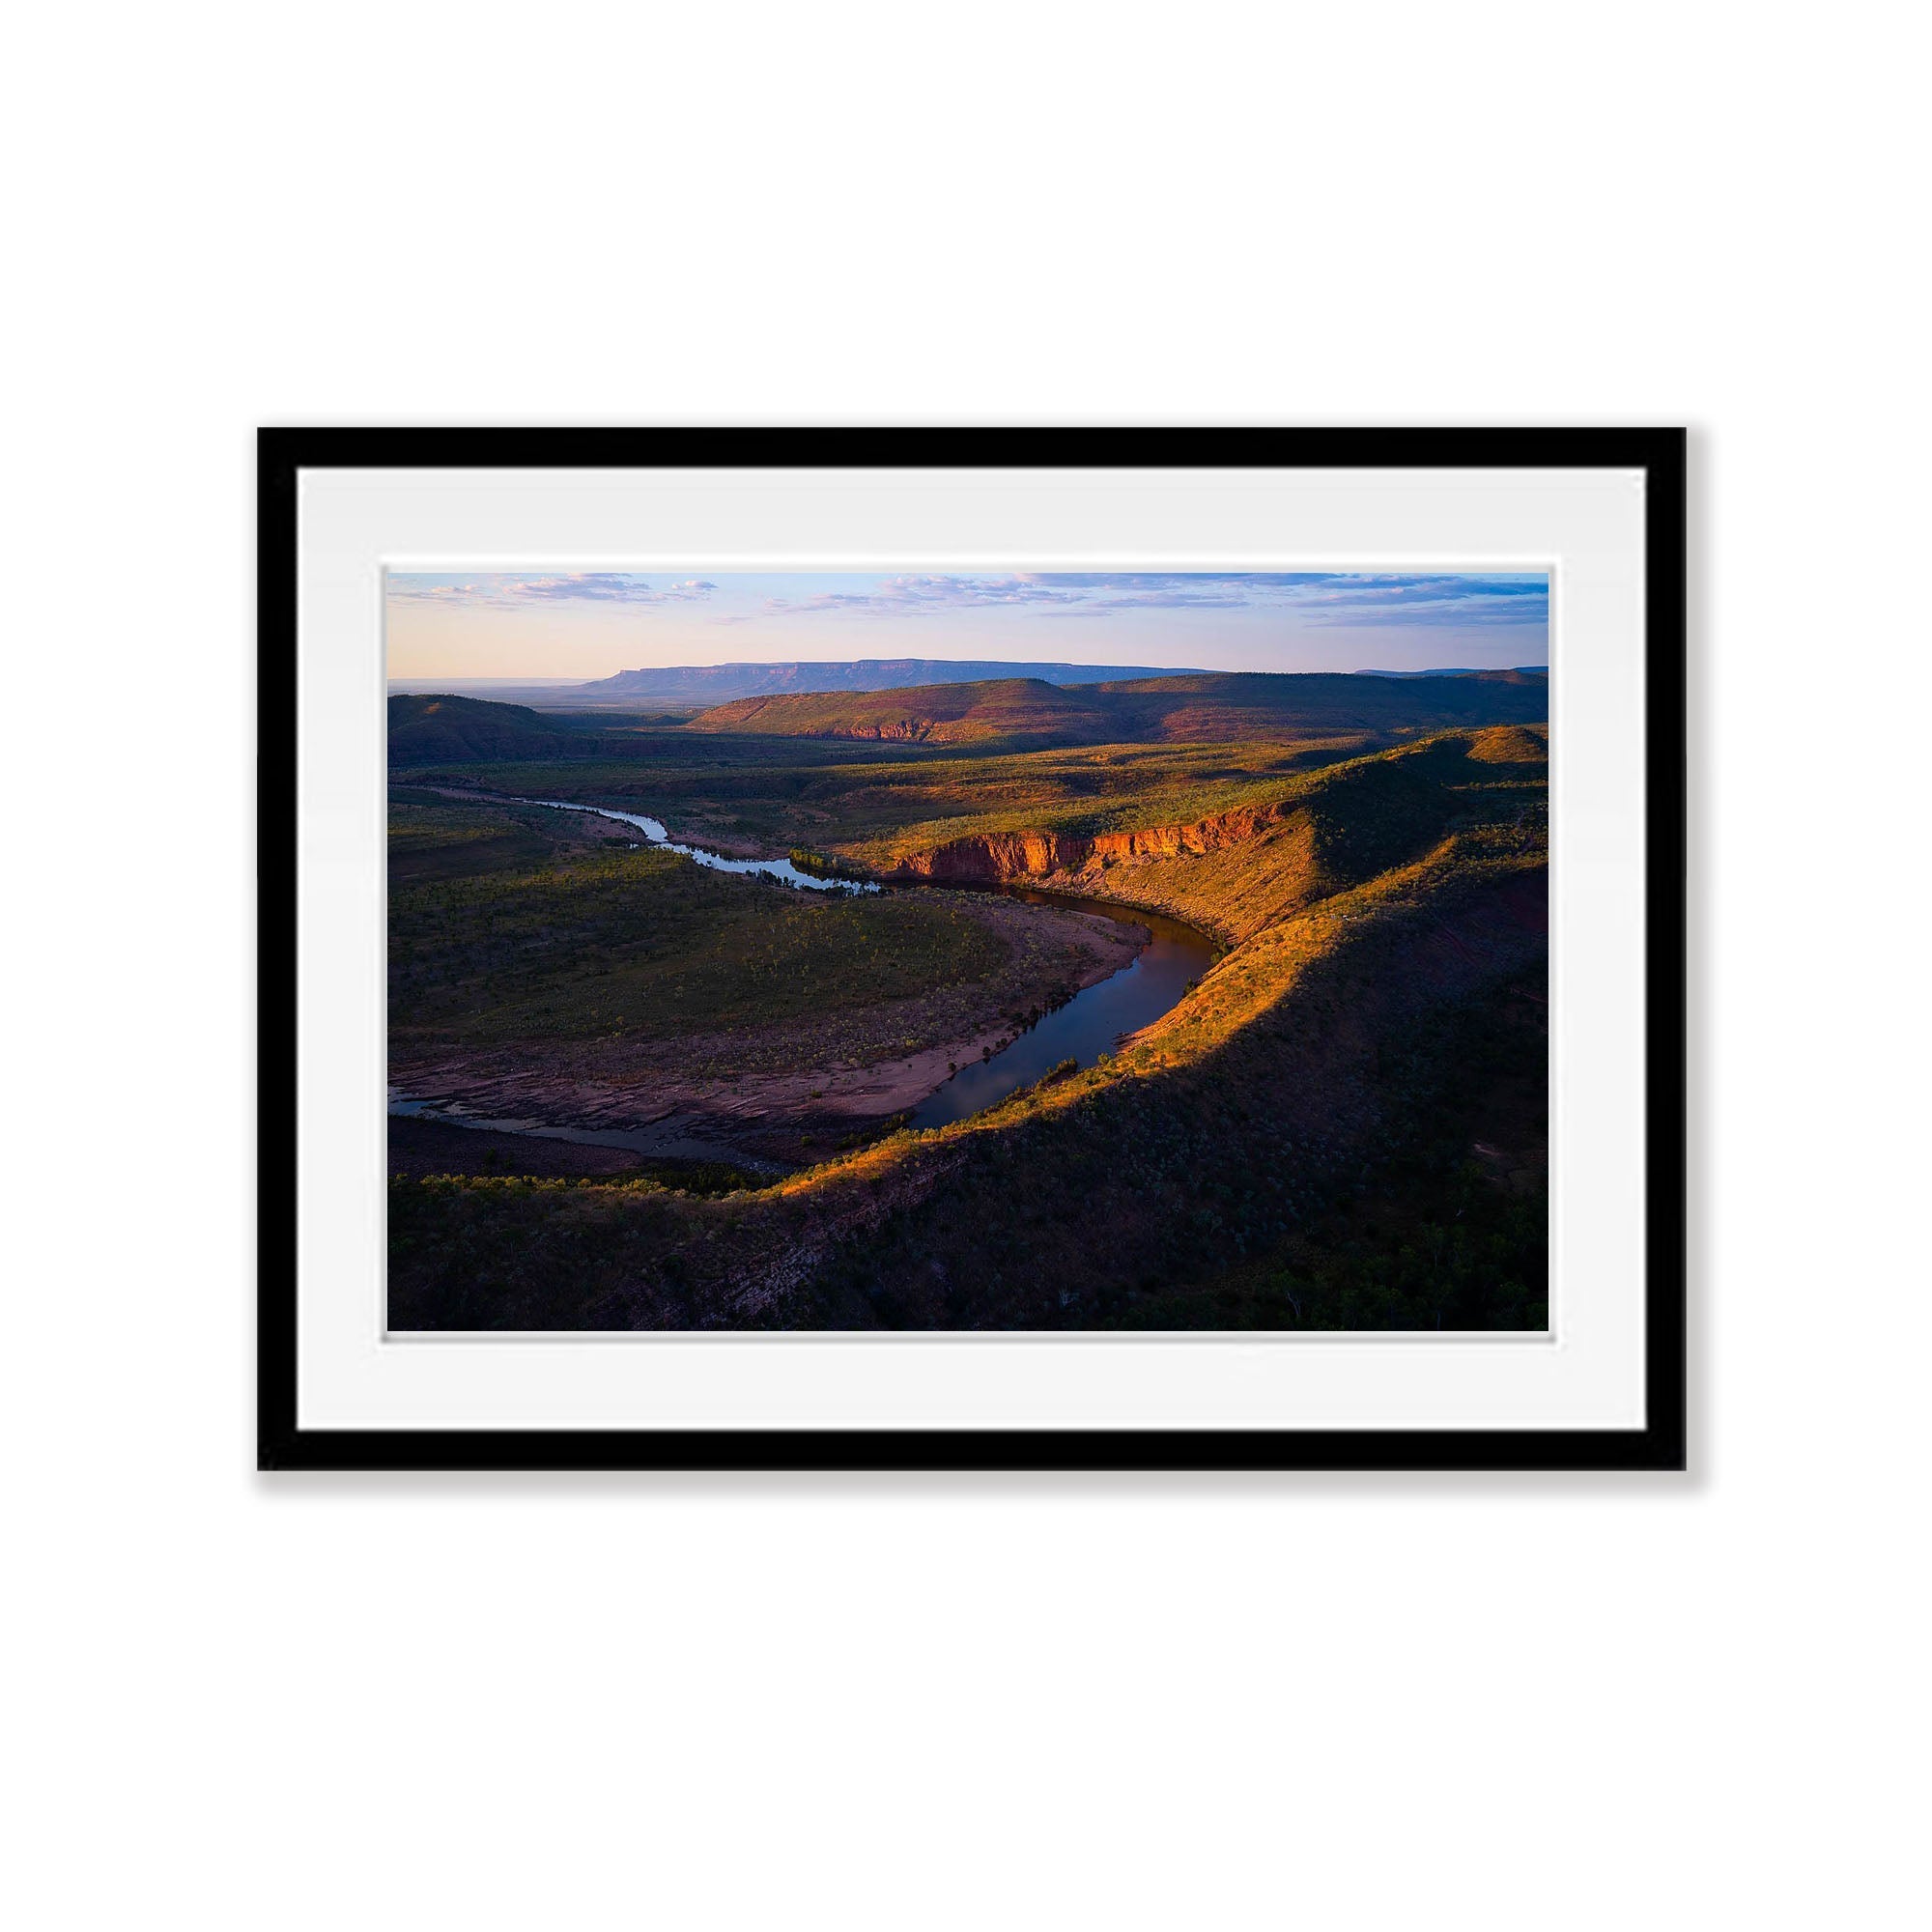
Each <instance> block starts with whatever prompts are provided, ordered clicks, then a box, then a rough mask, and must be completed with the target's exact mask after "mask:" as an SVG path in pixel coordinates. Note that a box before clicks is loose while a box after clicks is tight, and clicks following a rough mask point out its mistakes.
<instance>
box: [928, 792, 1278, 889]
mask: <svg viewBox="0 0 1932 1932" xmlns="http://www.w3.org/2000/svg"><path fill="white" fill-rule="evenodd" d="M1281 812H1282V808H1281V807H1279V806H1274V805H1261V806H1244V807H1242V808H1240V809H1239V810H1236V811H1226V812H1221V813H1219V814H1218V815H1217V816H1215V817H1213V818H1204V819H1200V820H1198V821H1196V822H1195V823H1194V824H1192V825H1156V826H1151V827H1149V828H1147V829H1145V830H1143V831H1139V832H1102V833H1100V834H1098V835H1097V836H1096V837H1094V838H1079V837H1076V836H1075V835H1073V834H1070V833H1065V832H1002V833H994V834H987V835H982V836H976V837H974V838H954V839H952V840H950V841H949V842H948V843H947V844H944V845H940V846H936V847H935V848H934V849H933V850H932V851H930V852H915V853H913V854H912V855H911V856H910V857H908V858H904V859H901V860H900V861H899V862H898V864H897V865H896V866H895V867H893V871H894V872H895V873H896V874H898V875H899V876H900V877H904V878H922V879H957V880H962V881H964V880H975V881H980V882H981V883H986V884H1000V883H1003V882H1005V881H1008V880H1011V879H1040V878H1046V877H1048V876H1049V875H1051V874H1053V873H1056V872H1078V871H1081V870H1083V869H1092V870H1098V869H1099V868H1100V867H1104V866H1108V865H1114V864H1118V863H1120V862H1122V861H1123V860H1131V859H1172V858H1178V857H1179V855H1180V854H1181V853H1183V852H1185V853H1195V854H1199V853H1205V852H1218V851H1220V850H1221V849H1222V847H1224V846H1227V845H1236V844H1239V843H1240V842H1241V841H1242V840H1243V839H1247V838H1254V837H1255V836H1256V834H1257V833H1259V832H1261V831H1262V830H1263V829H1264V827H1266V826H1269V825H1272V824H1274V823H1275V822H1276V820H1277V819H1278V818H1279V817H1280V816H1281Z"/></svg>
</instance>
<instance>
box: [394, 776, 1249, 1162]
mask: <svg viewBox="0 0 1932 1932" xmlns="http://www.w3.org/2000/svg"><path fill="white" fill-rule="evenodd" d="M504 803H506V804H510V805H535V806H542V807H545V808H547V809H548V810H554V811H583V812H588V813H590V814H591V815H592V816H593V817H597V818H613V819H615V820H617V821H618V823H620V824H623V825H631V826H635V827H636V828H637V829H638V830H639V832H641V833H642V834H643V835H644V838H645V839H646V840H647V841H648V842H649V843H650V844H653V845H662V846H663V847H664V848H665V849H666V850H667V851H668V852H680V853H682V854H683V855H684V856H685V857H686V858H687V859H694V860H696V862H697V864H698V865H700V866H709V867H712V869H713V870H715V871H720V872H756V873H760V874H762V875H763V876H764V877H766V878H772V879H782V880H783V881H784V882H785V884H787V885H791V886H799V887H803V888H804V889H805V890H806V891H808V892H832V893H876V892H878V891H879V890H880V888H879V887H878V886H876V885H873V884H870V883H869V882H864V883H862V882H859V881H856V880H850V879H820V878H815V877H813V876H812V875H811V874H810V872H802V871H800V870H799V868H798V867H796V866H794V865H793V864H792V863H791V861H790V860H789V859H726V858H725V857H724V856H723V855H722V854H720V853H717V852H707V851H705V850H704V849H703V847H702V846H698V845H681V844H678V843H677V842H676V841H675V840H674V839H672V838H671V837H670V836H669V834H668V832H667V831H666V829H665V827H664V825H663V824H662V823H661V822H660V821H659V820H658V819H655V818H649V817H646V816H644V815H643V814H642V813H641V812H633V811H617V810H612V809H611V807H609V806H602V805H573V804H571V803H569V802H568V801H566V800H563V799H554V798H517V799H507V800H505V801H504ZM974 890H976V891H988V890H991V891H997V892H1000V893H1004V894H1006V895H1009V896H1011V897H1014V898H1022V899H1027V900H1030V901H1031V902H1032V903H1033V904H1035V905H1057V906H1065V907H1067V908H1069V909H1070V910H1072V911H1076V912H1086V913H1097V914H1099V915H1100V916H1101V917H1103V918H1106V919H1111V920H1115V921H1117V922H1119V923H1121V924H1122V925H1138V926H1144V927H1146V928H1147V929H1148V930H1149V931H1150V932H1151V934H1152V935H1153V936H1152V938H1151V941H1150V942H1149V944H1148V945H1146V946H1144V947H1143V948H1142V949H1141V951H1140V952H1138V953H1137V954H1136V955H1135V956H1134V958H1133V959H1132V960H1130V961H1129V962H1128V963H1127V964H1126V965H1125V966H1122V968H1121V969H1120V971H1119V972H1117V973H1113V974H1110V975H1109V976H1108V977H1107V978H1106V979H1104V980H1098V981H1096V982H1095V983H1094V985H1092V986H1088V987H1086V988H1085V989H1084V990H1082V991H1081V992H1078V993H1076V994H1074V996H1073V997H1072V999H1070V1000H1068V1001H1067V1003H1066V1004H1065V1006H1064V1007H1060V1008H1057V1009H1055V1010H1054V1011H1052V1012H1050V1013H1048V1014H1046V1015H1045V1016H1044V1017H1043V1018H1042V1019H1040V1020H1039V1021H1037V1023H1036V1024H1035V1025H1033V1026H1030V1027H1028V1028H1027V1029H1026V1030H1025V1031H1024V1032H1023V1033H1021V1034H1020V1035H1019V1036H1018V1037H1016V1038H1015V1039H1013V1040H1012V1041H1011V1042H1010V1043H1009V1045H1007V1046H1006V1047H1003V1048H1002V1049H1001V1050H1000V1051H999V1052H998V1053H996V1054H994V1055H993V1057H992V1058H991V1059H990V1060H982V1061H979V1062H977V1063H968V1065H965V1066H962V1067H961V1068H960V1069H959V1071H958V1072H957V1073H955V1074H953V1075H952V1077H951V1078H950V1079H949V1080H948V1081H947V1082H946V1084H945V1085H944V1086H943V1087H939V1088H935V1089H934V1090H933V1092H932V1093H930V1094H927V1095H926V1096H925V1098H924V1099H923V1100H922V1101H921V1102H920V1103H919V1105H918V1106H917V1107H915V1108H914V1109H913V1112H912V1117H911V1121H910V1124H911V1125H913V1126H915V1127H942V1126H944V1125H946V1123H947V1122H950V1121H963V1120H965V1119H967V1118H968V1116H970V1115H973V1114H977V1113H979V1112H980V1110H981V1109H982V1108H986V1107H990V1106H992V1105H993V1104H994V1103H995V1102H996V1101H999V1100H1004V1099H1005V1098H1006V1097H1007V1095H1008V1094H1010V1093H1012V1092H1013V1091H1014V1090H1015V1089H1016V1088H1020V1087H1025V1086H1028V1085H1030V1084H1031V1083H1032V1082H1033V1081H1036V1080H1037V1079H1038V1078H1039V1077H1040V1075H1041V1074H1043V1073H1046V1072H1049V1071H1050V1070H1051V1069H1052V1068H1053V1067H1055V1066H1058V1065H1060V1064H1061V1062H1062V1061H1065V1060H1071V1061H1073V1062H1075V1063H1076V1064H1077V1065H1080V1066H1083V1067H1085V1066H1092V1065H1093V1064H1094V1062H1095V1061H1096V1060H1097V1059H1099V1057H1100V1056H1101V1055H1102V1054H1103V1053H1110V1052H1112V1050H1113V1048H1114V1045H1115V1042H1116V1041H1118V1040H1119V1039H1120V1038H1121V1037H1122V1035H1123V1034H1130V1033H1134V1032H1137V1031H1138V1030H1139V1029H1140V1028H1142V1027H1144V1026H1151V1024H1152V1023H1153V1022H1154V1021H1155V1020H1157V1019H1159V1017H1160V1016H1161V1014H1162V1013H1164V1012H1166V1011H1167V1010H1168V1009H1169V1008H1170V1007H1173V1006H1175V1005H1176V1004H1177V1003H1178V1002H1179V999H1180V997H1181V995H1182V994H1183V993H1185V992H1186V991H1187V989H1188V987H1189V986H1190V985H1192V984H1193V983H1194V981H1195V980H1199V979H1200V978H1201V977H1202V975H1203V974H1205V973H1206V972H1207V971H1208V967H1210V966H1211V965H1212V964H1213V963H1214V944H1213V941H1211V940H1210V939H1209V938H1208V936H1207V935H1206V934H1205V933H1202V932H1199V931H1197V930H1196V929H1195V928H1194V927H1193V926H1191V925H1186V924H1183V923H1181V922H1180V921H1179V920H1177V919H1168V918H1166V917H1165V916H1164V915H1162V914H1160V913H1154V912H1146V911H1143V910H1142V909H1141V908H1139V907H1137V906H1127V905H1117V904H1115V903H1114V902H1113V901H1112V900H1109V899H1090V898H1079V897H1076V896H1074V895H1071V894H1067V893H1043V892H1038V891H1036V890H1035V889H1034V888H1032V887H1030V886H998V887H992V888H987V887H976V888H974ZM389 1112H390V1113H392V1114H421V1115H425V1116H427V1117H428V1118H430V1119H434V1120H441V1121H447V1122H449V1123H450V1124H451V1125H454V1126H469V1127H495V1128H497V1129H501V1130H507V1131H509V1132H512V1133H524V1134H533V1135H537V1136H540V1137H542V1138H544V1139H547V1140H560V1141H577V1142H581V1143H584V1144H586V1145H590V1146H599V1147H629V1148H635V1149H637V1150H639V1151H644V1152H655V1153H660V1154H685V1155H695V1156H700V1157H706V1158H711V1159H725V1160H729V1161H731V1162H732V1163H734V1164H735V1165H737V1166H741V1167H753V1168H765V1167H768V1166H769V1165H770V1164H769V1163H768V1162H764V1161H754V1160H751V1159H749V1158H747V1157H746V1156H744V1155H742V1154H736V1153H730V1152H727V1151H725V1150H724V1149H722V1148H718V1147H713V1146H708V1145H705V1144H703V1143H700V1142H695V1141H693V1142H684V1141H678V1140H668V1139H666V1138H664V1137H663V1136H662V1135H661V1134H658V1133H654V1132H653V1131H652V1130H651V1129H650V1128H641V1129H636V1130H624V1129H615V1128H595V1127H553V1126H544V1125H540V1124H539V1123H538V1122H533V1121H508V1120H503V1121H485V1120H479V1119H477V1118H476V1117H475V1116H473V1115H469V1114H466V1113H465V1112H464V1111H463V1110H462V1109H461V1107H460V1106H456V1105H452V1106H450V1107H444V1106H440V1105H437V1104H435V1103H431V1102H425V1101H422V1100H415V1099H412V1098H410V1097H409V1096H407V1095H405V1094H400V1093H398V1092H396V1091H395V1090H394V1089H391V1090H390V1094H389Z"/></svg>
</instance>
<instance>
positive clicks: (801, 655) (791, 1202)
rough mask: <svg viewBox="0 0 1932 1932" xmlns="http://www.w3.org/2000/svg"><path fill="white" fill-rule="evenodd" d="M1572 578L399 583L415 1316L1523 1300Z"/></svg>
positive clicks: (751, 1314) (1140, 1328)
mask: <svg viewBox="0 0 1932 1932" xmlns="http://www.w3.org/2000/svg"><path fill="white" fill-rule="evenodd" d="M1548 603H1549V598H1548V579H1547V577H1546V576H1545V575H1544V574H1543V573H1541V572H1528V571H1520V572H1490V573H1472V572H1442V571H1429V570H1420V569H1418V570H1413V571H1395V570H1382V571H1375V572H1365V571H1360V570H1345V569H1337V570H1333V571H1323V570H1298V571H1293V572H1262V571H1224V572H1209V571H1183V572H1114V573H1108V572H1086V573H1070V572H1068V573H1037V572H1027V571H1022V570H1013V571H996V570H979V569H975V570H970V571H967V570H935V571H930V572H923V573H888V572H839V573H832V572H806V571H793V572H785V573H777V572H767V573H759V574H752V573H721V572H718V571H716V570H712V571H657V570H642V569H639V570H626V569H595V570H586V569H577V568H574V567H573V568H561V567H560V568H557V569H554V570H525V571H497V570H492V571H469V572H464V571H459V570H451V571H430V570H414V569H412V570H409V571H402V570H391V571H390V572H389V573H388V575H387V578H386V582H385V593H384V606H385V608H384V625H385V639H386V653H387V673H388V692H387V714H388V721H387V729H388V740H387V778H388V833H387V838H388V883H387V893H388V912H387V935H388V986H387V995H388V1067H387V1077H388V1122H387V1126H388V1164H389V1182H388V1197H387V1208H388V1311H387V1321H388V1326H389V1329H390V1330H391V1332H395V1333H408V1332H412V1331H442V1332H448V1331H465V1332H468V1331H477V1332H517V1331H542V1330H551V1331H555V1330H565V1331H621V1330H639V1331H681V1330H696V1331H708V1330H730V1329H756V1330H781V1331H782V1330H810V1331H869V1330H941V1331H944V1330H953V1331H981V1330H984V1331H1017V1330H1026V1331H1052V1330H1068V1331H1119V1332H1121V1333H1122V1334H1130V1333H1159V1332H1166V1331H1177V1330H1179V1331H1185V1330H1208V1329H1219V1330H1229V1329H1234V1330H1256V1331H1270V1332H1278V1331H1296V1330H1299V1331H1309V1332H1320V1331H1333V1330H1378V1331H1387V1332H1405V1333H1406V1332H1414V1333H1422V1334H1449V1333H1459V1332H1467V1331H1472V1330H1473V1331H1498V1330H1505V1331H1508V1330H1514V1331H1540V1330H1543V1329H1545V1328H1547V1326H1548V758H1549V741H1548V718H1549V710H1548V696H1549V667H1548Z"/></svg>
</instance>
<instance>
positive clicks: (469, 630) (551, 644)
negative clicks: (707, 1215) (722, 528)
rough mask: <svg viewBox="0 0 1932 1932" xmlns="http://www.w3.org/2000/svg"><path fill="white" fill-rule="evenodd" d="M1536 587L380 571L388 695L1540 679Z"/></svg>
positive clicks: (1451, 578) (1529, 580)
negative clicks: (493, 688)
mask: <svg viewBox="0 0 1932 1932" xmlns="http://www.w3.org/2000/svg"><path fill="white" fill-rule="evenodd" d="M1548 636H1549V589H1548V578H1547V576H1546V575H1544V574H1543V573H1542V572H1535V573H1523V572H1499V573H1468V572H1441V571H1429V572H1424V571H1414V572H1377V573H1365V572H1329V571H1298V572H1291V573H1282V572H1274V573H1263V572H1253V571H1247V572H1203V571H1190V572H1139V573H1122V572H1116V573H1106V572H1086V573H1066V572H1060V573H1038V572H1033V573H1028V572H1007V573H1000V572H991V571H985V572H973V573H970V574H969V573H948V574H944V575H941V574H917V575H903V576H893V575H882V574H880V573H878V572H825V571H793V572H786V573H782V574H778V573H764V574H756V575H752V574H737V573H733V574H725V573H722V572H712V573H709V574H708V575H704V576H696V575H690V574H684V575H680V574H678V573H674V572H629V571H552V572H545V571H526V572H516V573H510V572H476V571H467V572H444V573H425V572H409V573H400V572H392V573H391V574H390V577H389V580H388V645H389V665H388V672H389V675H390V676H391V677H401V678H421V677H450V678H467V677H530V678H543V677H583V678H592V677H606V676H609V675H611V673H612V672H615V671H619V670H635V669H639V668H648V667H657V666H664V665H682V664H700V665H701V664H729V663H769V662H773V661H789V660H793V659H802V660H806V661H809V662H810V661H817V662H824V661H827V660H835V659H837V660H843V659H851V658H881V657H925V658H995V659H997V658H1007V659H1021V660H1046V661H1049V662H1057V663H1063V664H1132V665H1152V666H1188V667H1194V668H1201V669H1206V670H1361V669H1365V668H1375V669H1379V670H1419V669H1425V668H1429V667H1432V666H1450V665H1469V666H1475V667H1479V668H1482V667H1490V666H1506V665H1540V664H1543V663H1545V662H1546V661H1547V659H1548Z"/></svg>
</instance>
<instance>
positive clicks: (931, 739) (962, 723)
mask: <svg viewBox="0 0 1932 1932" xmlns="http://www.w3.org/2000/svg"><path fill="white" fill-rule="evenodd" d="M1548 706H1549V683H1548V679H1547V678H1544V677H1537V676H1531V675H1526V674H1524V673H1522V672H1520V671H1495V672H1485V673H1483V674H1481V675H1477V676H1469V677H1421V678H1395V679H1391V678H1373V677H1369V678H1363V677H1351V676H1343V675H1330V674H1327V673H1320V672H1305V673H1304V672H1293V673H1288V672H1235V671H1206V672H1193V673H1189V674H1186V675H1181V676H1174V677H1157V678H1132V679H1123V680H1121V681H1119V682H1115V683H1109V684H1086V685H1080V686H1078V687H1076V688H1073V689H1066V688H1065V687H1062V686H1060V685H1055V684H1049V683H1046V682H1045V681H1044V680H1042V679H1039V678H1011V677H1009V678H999V679H993V680H989V681H986V682H983V683H977V684H948V685H932V686H923V687H914V688H909V689H904V690H892V691H881V692H876V693H872V694H870V695H866V696H852V695H846V694H831V695H818V696H802V695H784V696H757V697H747V698H743V699H740V700H739V701H737V702H735V703H730V704H721V705H718V706H716V707H715V708H714V709H712V710H709V711H705V712H702V713H700V714H699V715H698V716H697V717H696V718H694V719H693V720H692V721H691V724H690V725H689V726H688V727H687V728H688V729H690V730H692V731H694V732H713V731H716V732H731V733H734V734H740V733H742V734H750V735H753V736H768V737H793V738H862V739H880V740H889V741H897V742H902V743H910V744H923V745H935V746H938V745H946V746H964V745H984V744H988V743H991V742H993V741H997V740H1005V741H1007V742H1009V743H1010V744H1013V745H1016V746H1023V745H1049V744H1051V745H1104V744H1232V743H1238V742H1242V741H1245V740H1250V739H1254V738H1257V737H1268V736H1278V735H1284V734H1285V735H1288V736H1291V737H1308V736H1314V737H1318V738H1321V737H1333V736H1335V735H1336V734H1346V733H1353V734H1360V733H1369V734H1371V735H1378V736H1381V737H1383V738H1384V739H1386V738H1390V737H1395V736H1399V735H1401V734H1404V733H1406V732H1413V731H1432V730H1441V729H1444V728H1453V727H1457V726H1461V727H1464V728H1467V727H1470V726H1478V725H1509V724H1522V725H1530V724H1538V723H1541V722H1542V721H1543V720H1544V719H1545V718H1546V717H1548Z"/></svg>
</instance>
